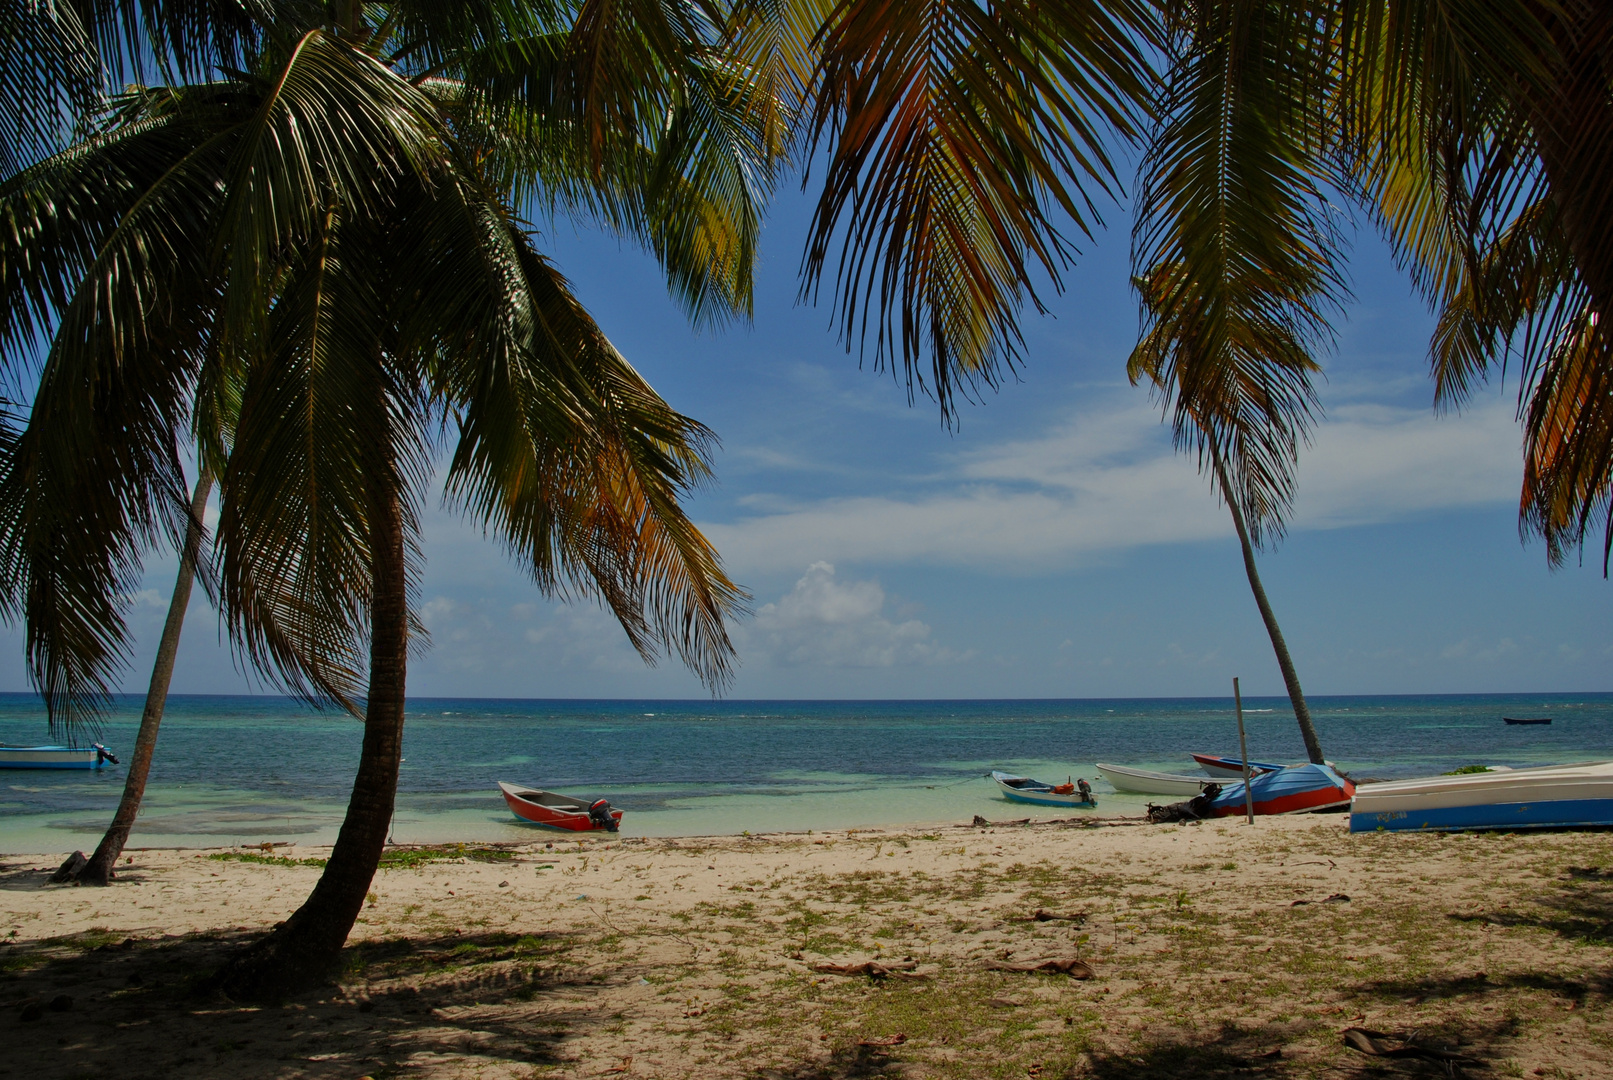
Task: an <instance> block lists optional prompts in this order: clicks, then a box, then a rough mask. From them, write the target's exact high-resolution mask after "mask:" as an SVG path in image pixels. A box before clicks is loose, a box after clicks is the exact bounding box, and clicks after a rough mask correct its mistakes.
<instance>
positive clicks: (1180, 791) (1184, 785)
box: [1097, 761, 1215, 799]
mask: <svg viewBox="0 0 1613 1080" xmlns="http://www.w3.org/2000/svg"><path fill="white" fill-rule="evenodd" d="M1097 769H1098V772H1099V773H1101V774H1102V775H1103V778H1104V779H1105V780H1107V781H1109V785H1110V786H1111V787H1113V788H1114V789H1115V790H1116V791H1125V792H1129V793H1131V794H1134V795H1180V796H1183V797H1184V798H1189V799H1191V798H1192V797H1193V796H1195V795H1197V794H1198V793H1199V792H1201V791H1203V790H1204V785H1205V784H1213V783H1214V782H1215V781H1213V780H1207V779H1203V778H1201V777H1197V776H1178V775H1176V774H1174V773H1162V772H1150V771H1149V770H1147V769H1133V768H1131V767H1130V766H1127V765H1105V764H1104V763H1103V762H1101V761H1100V762H1098V765H1097Z"/></svg>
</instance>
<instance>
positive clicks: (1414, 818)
mask: <svg viewBox="0 0 1613 1080" xmlns="http://www.w3.org/2000/svg"><path fill="white" fill-rule="evenodd" d="M1579 825H1613V761H1586V762H1580V763H1579V764H1575V765H1547V766H1542V767H1540V768H1533V769H1508V770H1505V771H1501V772H1489V773H1465V774H1463V775H1461V776H1430V777H1426V778H1424V779H1420V780H1391V781H1388V782H1387V783H1382V784H1367V785H1364V786H1363V787H1361V788H1359V789H1357V790H1356V793H1355V799H1354V801H1353V802H1352V804H1351V806H1350V831H1351V832H1380V831H1386V832H1441V831H1452V830H1462V829H1549V828H1564V827H1573V826H1579Z"/></svg>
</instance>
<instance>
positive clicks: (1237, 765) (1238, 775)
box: [1193, 754, 1286, 780]
mask: <svg viewBox="0 0 1613 1080" xmlns="http://www.w3.org/2000/svg"><path fill="white" fill-rule="evenodd" d="M1193 760H1194V761H1196V762H1198V763H1199V768H1201V769H1203V770H1204V771H1205V772H1207V773H1209V774H1210V775H1211V776H1213V777H1215V778H1216V779H1217V780H1226V779H1227V778H1228V777H1231V778H1232V779H1234V780H1242V779H1243V759H1242V758H1231V757H1219V756H1217V755H1215V754H1194V755H1193ZM1285 767H1286V766H1283V765H1273V764H1272V763H1271V762H1269V761H1251V762H1250V763H1249V768H1250V769H1251V770H1252V771H1254V772H1275V771H1276V770H1278V769H1281V768H1285Z"/></svg>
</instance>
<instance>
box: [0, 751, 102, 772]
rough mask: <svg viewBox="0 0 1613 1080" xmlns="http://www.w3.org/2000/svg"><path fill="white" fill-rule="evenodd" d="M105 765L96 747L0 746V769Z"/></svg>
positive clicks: (95, 766) (81, 767) (77, 767)
mask: <svg viewBox="0 0 1613 1080" xmlns="http://www.w3.org/2000/svg"><path fill="white" fill-rule="evenodd" d="M105 764H106V759H105V756H104V755H103V754H102V752H101V749H100V747H96V746H0V769H99V768H101V767H102V766H103V765H105Z"/></svg>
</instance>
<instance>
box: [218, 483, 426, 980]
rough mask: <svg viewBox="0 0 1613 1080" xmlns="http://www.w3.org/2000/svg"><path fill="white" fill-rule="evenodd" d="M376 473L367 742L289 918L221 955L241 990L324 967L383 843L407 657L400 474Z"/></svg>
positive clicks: (320, 973) (329, 965)
mask: <svg viewBox="0 0 1613 1080" xmlns="http://www.w3.org/2000/svg"><path fill="white" fill-rule="evenodd" d="M383 475H384V476H385V477H387V478H388V479H387V480H385V481H383V480H376V481H375V483H374V486H375V489H376V490H375V494H374V507H375V516H374V524H373V525H372V527H371V528H372V533H371V546H372V551H373V574H374V578H373V580H374V585H373V588H374V593H373V598H372V603H371V609H370V618H371V627H370V685H369V698H368V701H367V702H366V704H365V710H364V747H363V750H362V751H361V752H360V754H359V764H358V776H357V778H356V779H355V780H354V781H353V794H352V796H351V797H350V798H349V800H348V803H347V816H346V817H345V818H344V819H343V820H342V829H341V832H340V833H339V834H337V837H336V846H335V847H333V848H332V849H331V853H330V860H329V861H328V862H327V863H326V864H325V872H324V873H323V874H322V875H320V878H319V883H318V884H317V885H315V886H314V891H313V893H312V894H310V895H309V897H308V899H307V900H306V901H304V903H303V905H302V907H300V908H298V909H297V910H296V912H295V913H293V914H292V916H291V918H289V919H287V920H286V921H285V923H284V924H283V925H282V926H280V928H279V929H277V930H276V931H275V932H274V933H272V934H270V935H269V936H268V937H266V938H264V939H262V940H261V941H259V942H257V943H256V944H255V945H253V946H252V947H251V948H250V949H248V950H247V951H246V952H245V953H243V954H241V956H240V957H238V958H237V959H236V960H234V961H232V962H231V963H230V964H228V965H227V966H226V967H225V968H224V970H223V971H221V972H220V973H219V974H218V976H217V977H216V979H215V982H216V985H217V986H218V987H219V989H221V990H223V991H224V992H225V993H226V994H228V995H229V996H231V997H234V998H238V999H241V1000H258V1001H262V1000H276V999H279V998H283V997H285V996H287V995H288V994H291V993H295V992H297V991H299V990H303V989H306V988H307V987H308V986H309V985H311V984H313V983H315V982H317V981H318V980H320V979H322V978H325V977H327V976H329V974H330V973H331V972H332V971H333V970H334V969H335V968H336V966H337V963H338V961H339V958H340V956H341V950H342V944H343V943H344V942H346V940H347V935H348V933H349V932H350V931H351V930H352V929H353V923H354V922H355V921H356V920H357V919H358V914H359V912H360V910H362V909H363V907H364V898H365V895H366V894H367V893H368V892H369V889H370V882H371V881H372V880H374V878H375V871H376V868H377V867H378V866H379V865H380V862H381V853H382V851H383V850H385V848H386V835H387V829H388V827H389V826H390V824H391V822H392V808H393V803H394V800H395V798H396V796H397V791H398V766H399V764H400V763H401V761H402V760H403V704H404V690H405V683H406V681H407V675H408V659H409V608H408V581H407V576H408V575H407V567H406V565H405V561H404V536H403V531H404V529H403V507H402V502H401V498H400V495H399V491H398V487H397V478H396V476H395V475H394V474H393V473H392V471H391V469H387V470H384V471H383Z"/></svg>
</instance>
